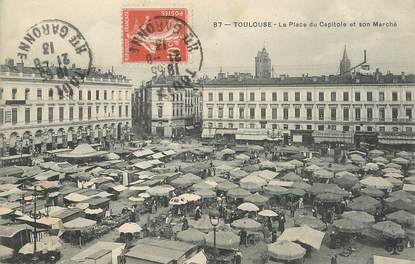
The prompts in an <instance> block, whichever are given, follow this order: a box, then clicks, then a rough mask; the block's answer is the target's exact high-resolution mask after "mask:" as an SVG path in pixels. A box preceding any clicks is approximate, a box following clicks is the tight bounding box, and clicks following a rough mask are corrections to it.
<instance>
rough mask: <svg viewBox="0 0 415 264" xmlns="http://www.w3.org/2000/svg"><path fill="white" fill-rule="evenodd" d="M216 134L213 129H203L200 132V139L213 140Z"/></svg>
mask: <svg viewBox="0 0 415 264" xmlns="http://www.w3.org/2000/svg"><path fill="white" fill-rule="evenodd" d="M215 134H216V129H215V128H204V129H203V131H202V138H214V137H215Z"/></svg>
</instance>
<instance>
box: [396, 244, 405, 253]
mask: <svg viewBox="0 0 415 264" xmlns="http://www.w3.org/2000/svg"><path fill="white" fill-rule="evenodd" d="M403 249H404V246H403V245H402V244H399V245H397V246H396V250H398V252H402V251H403Z"/></svg>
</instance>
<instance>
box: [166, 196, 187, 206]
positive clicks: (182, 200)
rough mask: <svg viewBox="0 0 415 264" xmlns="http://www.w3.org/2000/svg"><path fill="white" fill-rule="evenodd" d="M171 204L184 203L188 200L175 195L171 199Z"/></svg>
mask: <svg viewBox="0 0 415 264" xmlns="http://www.w3.org/2000/svg"><path fill="white" fill-rule="evenodd" d="M169 204H170V205H184V204H187V200H185V199H184V198H182V197H173V198H171V199H170V201H169Z"/></svg>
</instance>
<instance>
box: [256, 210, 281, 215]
mask: <svg viewBox="0 0 415 264" xmlns="http://www.w3.org/2000/svg"><path fill="white" fill-rule="evenodd" d="M258 215H260V216H265V217H276V216H278V214H277V213H276V212H274V211H272V210H262V211H260V212H259V213H258Z"/></svg>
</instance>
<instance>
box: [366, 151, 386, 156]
mask: <svg viewBox="0 0 415 264" xmlns="http://www.w3.org/2000/svg"><path fill="white" fill-rule="evenodd" d="M383 155H385V152H384V151H382V150H379V149H374V150H371V151H369V156H371V157H378V156H383Z"/></svg>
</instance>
